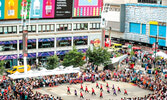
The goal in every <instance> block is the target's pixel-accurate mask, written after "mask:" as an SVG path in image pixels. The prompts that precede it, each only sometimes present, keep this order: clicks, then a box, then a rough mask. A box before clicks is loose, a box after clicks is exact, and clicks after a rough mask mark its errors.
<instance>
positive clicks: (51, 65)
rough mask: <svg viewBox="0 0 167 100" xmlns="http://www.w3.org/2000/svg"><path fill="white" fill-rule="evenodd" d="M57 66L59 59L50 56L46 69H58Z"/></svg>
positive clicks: (55, 56)
mask: <svg viewBox="0 0 167 100" xmlns="http://www.w3.org/2000/svg"><path fill="white" fill-rule="evenodd" d="M58 64H59V58H58V57H57V55H54V56H50V57H49V58H48V62H47V69H54V68H56V67H58Z"/></svg>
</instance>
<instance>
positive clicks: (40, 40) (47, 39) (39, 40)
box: [38, 38, 55, 42]
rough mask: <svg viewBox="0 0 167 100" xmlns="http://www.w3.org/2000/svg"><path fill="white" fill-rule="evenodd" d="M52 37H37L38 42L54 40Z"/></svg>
mask: <svg viewBox="0 0 167 100" xmlns="http://www.w3.org/2000/svg"><path fill="white" fill-rule="evenodd" d="M54 40H55V39H54V38H44V39H38V42H50V41H54Z"/></svg>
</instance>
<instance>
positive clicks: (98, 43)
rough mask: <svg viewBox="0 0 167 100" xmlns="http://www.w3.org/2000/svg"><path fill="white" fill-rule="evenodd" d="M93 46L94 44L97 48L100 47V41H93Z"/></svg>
mask: <svg viewBox="0 0 167 100" xmlns="http://www.w3.org/2000/svg"><path fill="white" fill-rule="evenodd" d="M91 44H93V45H94V46H95V47H99V46H100V39H94V40H92V41H91Z"/></svg>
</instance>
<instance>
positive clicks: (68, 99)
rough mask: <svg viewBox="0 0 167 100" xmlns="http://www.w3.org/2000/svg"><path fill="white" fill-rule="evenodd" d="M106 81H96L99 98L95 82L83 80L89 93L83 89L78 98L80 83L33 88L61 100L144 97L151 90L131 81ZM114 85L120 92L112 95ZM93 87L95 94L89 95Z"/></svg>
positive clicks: (113, 99)
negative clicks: (107, 86) (125, 91)
mask: <svg viewBox="0 0 167 100" xmlns="http://www.w3.org/2000/svg"><path fill="white" fill-rule="evenodd" d="M106 82H108V84H109V87H110V93H107V88H106ZM106 82H102V81H98V83H99V86H100V84H102V85H103V98H100V97H99V96H100V89H98V88H96V83H91V82H84V83H83V87H84V90H85V87H86V86H87V87H88V90H89V93H85V92H84V91H83V92H82V93H83V96H84V99H80V87H81V84H72V85H69V84H62V85H59V86H55V87H46V88H39V89H34V91H38V92H41V93H42V94H49V95H54V96H55V97H57V96H58V97H62V98H63V100H120V99H121V98H124V97H126V98H128V97H144V96H145V95H147V94H149V93H152V91H149V90H144V89H141V88H139V87H138V86H135V85H133V84H132V83H125V82H116V81H111V80H107V81H106ZM113 84H114V86H115V89H116V90H117V87H118V86H119V87H120V89H121V93H117V96H115V95H113V91H112V86H113ZM67 86H69V87H70V91H71V94H68V93H67ZM92 87H93V88H94V89H95V93H96V95H93V96H92V95H91V92H92V91H91V88H92ZM75 89H76V90H77V93H78V96H75V95H74V90H75ZM124 89H126V90H127V92H128V95H127V96H126V95H124Z"/></svg>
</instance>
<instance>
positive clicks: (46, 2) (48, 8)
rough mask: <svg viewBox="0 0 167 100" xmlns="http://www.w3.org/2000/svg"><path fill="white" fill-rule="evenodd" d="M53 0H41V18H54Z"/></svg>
mask: <svg viewBox="0 0 167 100" xmlns="http://www.w3.org/2000/svg"><path fill="white" fill-rule="evenodd" d="M54 13H55V0H43V14H42V16H43V18H54Z"/></svg>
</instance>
